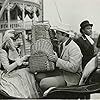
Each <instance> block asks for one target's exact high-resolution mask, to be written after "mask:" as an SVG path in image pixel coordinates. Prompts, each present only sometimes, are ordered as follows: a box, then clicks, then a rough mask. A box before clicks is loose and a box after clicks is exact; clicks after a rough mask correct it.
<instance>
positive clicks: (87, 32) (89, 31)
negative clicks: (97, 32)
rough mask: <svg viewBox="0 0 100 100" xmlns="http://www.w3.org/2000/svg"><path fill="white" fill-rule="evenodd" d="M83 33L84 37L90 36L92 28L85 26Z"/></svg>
mask: <svg viewBox="0 0 100 100" xmlns="http://www.w3.org/2000/svg"><path fill="white" fill-rule="evenodd" d="M84 33H85V34H86V35H91V34H92V27H91V26H86V27H85V28H84Z"/></svg>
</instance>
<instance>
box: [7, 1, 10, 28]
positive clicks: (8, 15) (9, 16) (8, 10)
mask: <svg viewBox="0 0 100 100" xmlns="http://www.w3.org/2000/svg"><path fill="white" fill-rule="evenodd" d="M7 14H8V29H10V5H9V3H8V13H7Z"/></svg>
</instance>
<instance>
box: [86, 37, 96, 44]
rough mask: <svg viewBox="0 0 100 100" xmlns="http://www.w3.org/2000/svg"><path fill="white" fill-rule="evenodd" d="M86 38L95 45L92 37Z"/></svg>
mask: <svg viewBox="0 0 100 100" xmlns="http://www.w3.org/2000/svg"><path fill="white" fill-rule="evenodd" d="M85 36H86V38H87V39H88V41H89V42H90V43H91V44H92V45H93V44H94V41H93V39H91V37H90V36H88V35H85Z"/></svg>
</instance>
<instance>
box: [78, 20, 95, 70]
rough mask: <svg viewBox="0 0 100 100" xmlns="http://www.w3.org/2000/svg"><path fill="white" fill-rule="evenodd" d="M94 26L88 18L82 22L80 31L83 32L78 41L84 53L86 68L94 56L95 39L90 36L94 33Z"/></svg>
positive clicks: (83, 64)
mask: <svg viewBox="0 0 100 100" xmlns="http://www.w3.org/2000/svg"><path fill="white" fill-rule="evenodd" d="M92 26H93V24H90V23H89V21H88V20H85V21H83V22H82V23H81V24H80V27H81V28H80V32H81V34H82V36H81V37H79V38H78V39H77V41H76V43H77V44H78V45H79V47H80V49H81V52H82V54H83V58H82V67H83V69H84V67H85V65H86V64H87V63H88V62H89V61H90V60H91V58H92V57H93V56H94V41H93V40H92V38H91V37H90V36H91V35H92Z"/></svg>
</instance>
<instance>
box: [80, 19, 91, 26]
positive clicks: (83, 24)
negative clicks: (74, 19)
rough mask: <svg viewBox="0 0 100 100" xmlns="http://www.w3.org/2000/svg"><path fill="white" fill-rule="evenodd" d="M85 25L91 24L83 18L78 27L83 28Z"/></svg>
mask: <svg viewBox="0 0 100 100" xmlns="http://www.w3.org/2000/svg"><path fill="white" fill-rule="evenodd" d="M85 26H93V24H90V23H89V21H88V20H85V21H83V22H82V23H81V24H80V27H81V28H84V27H85Z"/></svg>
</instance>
